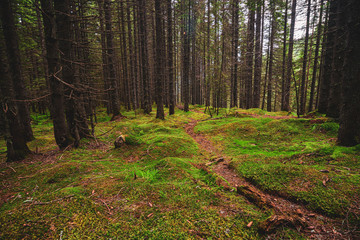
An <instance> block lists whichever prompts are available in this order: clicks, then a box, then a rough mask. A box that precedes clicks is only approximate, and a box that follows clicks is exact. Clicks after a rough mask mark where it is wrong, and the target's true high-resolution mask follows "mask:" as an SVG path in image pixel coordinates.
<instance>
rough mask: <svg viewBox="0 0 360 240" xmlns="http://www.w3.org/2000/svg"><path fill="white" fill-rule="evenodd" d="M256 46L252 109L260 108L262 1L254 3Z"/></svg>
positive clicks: (258, 0)
mask: <svg viewBox="0 0 360 240" xmlns="http://www.w3.org/2000/svg"><path fill="white" fill-rule="evenodd" d="M256 4H257V6H256V44H255V69H254V100H253V105H252V107H253V108H259V107H260V83H261V65H262V52H261V45H260V44H261V7H262V6H261V5H262V0H257V2H256Z"/></svg>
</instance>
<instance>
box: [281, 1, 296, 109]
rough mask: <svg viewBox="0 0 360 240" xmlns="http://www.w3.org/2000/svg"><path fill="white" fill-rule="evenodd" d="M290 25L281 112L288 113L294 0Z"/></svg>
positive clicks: (294, 15) (294, 14)
mask: <svg viewBox="0 0 360 240" xmlns="http://www.w3.org/2000/svg"><path fill="white" fill-rule="evenodd" d="M291 8H292V9H291V25H290V38H289V53H288V59H287V66H286V67H287V69H286V70H287V71H286V81H285V85H284V104H283V105H282V107H281V108H282V110H283V111H290V87H291V73H292V68H293V64H292V59H293V50H294V31H295V20H296V0H293V1H292V7H291Z"/></svg>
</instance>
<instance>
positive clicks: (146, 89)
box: [138, 0, 151, 114]
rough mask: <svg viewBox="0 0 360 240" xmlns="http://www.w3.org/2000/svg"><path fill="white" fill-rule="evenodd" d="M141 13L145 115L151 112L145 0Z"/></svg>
mask: <svg viewBox="0 0 360 240" xmlns="http://www.w3.org/2000/svg"><path fill="white" fill-rule="evenodd" d="M138 11H139V34H140V48H141V49H140V58H141V73H142V88H143V89H142V90H143V91H142V93H143V103H142V105H143V108H144V113H145V114H149V113H150V112H151V102H150V79H149V68H150V66H149V60H148V49H147V31H146V22H147V21H146V5H145V0H138Z"/></svg>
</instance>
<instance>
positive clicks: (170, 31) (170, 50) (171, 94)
mask: <svg viewBox="0 0 360 240" xmlns="http://www.w3.org/2000/svg"><path fill="white" fill-rule="evenodd" d="M167 18H168V22H167V29H168V33H167V34H168V68H169V72H168V74H169V79H168V80H169V115H173V114H174V113H175V96H174V70H173V67H174V66H173V65H174V64H173V27H172V24H173V22H172V18H173V16H172V7H171V0H167Z"/></svg>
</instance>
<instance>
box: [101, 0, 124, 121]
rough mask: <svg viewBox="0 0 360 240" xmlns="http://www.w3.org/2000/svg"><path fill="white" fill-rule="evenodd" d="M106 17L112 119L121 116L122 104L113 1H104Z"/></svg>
mask: <svg viewBox="0 0 360 240" xmlns="http://www.w3.org/2000/svg"><path fill="white" fill-rule="evenodd" d="M104 15H105V29H106V30H105V32H106V34H105V36H106V54H107V64H108V68H107V70H108V71H109V73H108V74H107V77H108V82H109V84H110V86H111V90H110V91H109V92H110V96H111V99H110V100H111V113H112V114H113V116H112V119H115V118H116V117H118V116H121V113H120V103H119V86H118V81H117V78H116V72H115V59H116V58H115V52H114V46H113V38H114V36H113V32H112V21H111V1H110V0H104Z"/></svg>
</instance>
